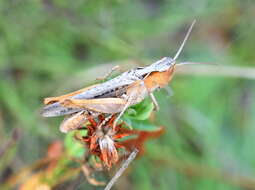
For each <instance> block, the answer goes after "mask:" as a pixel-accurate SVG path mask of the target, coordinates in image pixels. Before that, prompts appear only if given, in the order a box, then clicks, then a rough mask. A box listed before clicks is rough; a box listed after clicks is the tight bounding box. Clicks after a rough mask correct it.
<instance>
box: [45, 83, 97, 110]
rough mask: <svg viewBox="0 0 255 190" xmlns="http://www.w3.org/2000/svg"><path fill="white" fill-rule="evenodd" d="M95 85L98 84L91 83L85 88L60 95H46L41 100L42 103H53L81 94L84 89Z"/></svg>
mask: <svg viewBox="0 0 255 190" xmlns="http://www.w3.org/2000/svg"><path fill="white" fill-rule="evenodd" d="M97 85H98V84H95V85H92V86H89V87H86V88H82V89H80V90H77V91H74V92H71V93H69V94H65V95H62V96H57V97H48V98H45V99H44V100H43V103H44V104H45V105H49V104H53V103H55V102H59V101H62V100H64V99H67V98H70V97H72V96H75V95H77V94H81V93H83V92H85V91H87V90H89V89H91V88H94V87H95V86H97Z"/></svg>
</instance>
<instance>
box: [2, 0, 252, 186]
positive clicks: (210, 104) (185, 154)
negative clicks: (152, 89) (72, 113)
mask: <svg viewBox="0 0 255 190" xmlns="http://www.w3.org/2000/svg"><path fill="white" fill-rule="evenodd" d="M254 18H255V4H254V1H252V0H245V1H241V0H215V1H210V0H190V1H183V0H179V1H176V0H158V1H157V0H148V1H146V0H138V1H131V0H110V1H103V0H93V1H92V0H76V1H70V0H38V1H35V0H8V1H7V0H5V1H1V2H0V77H1V78H0V79H1V80H0V105H1V107H0V144H1V146H0V148H1V150H0V153H2V152H3V154H0V155H1V157H0V175H1V178H0V180H1V181H2V182H3V181H4V180H5V179H6V178H7V177H8V176H10V175H12V174H15V173H16V172H17V171H18V170H19V169H21V168H24V167H25V166H28V165H31V164H32V163H34V162H35V161H36V160H38V159H40V158H42V157H44V155H45V152H47V147H48V145H49V144H51V143H52V142H53V141H55V140H60V141H64V138H65V134H61V133H60V132H59V130H58V126H59V123H60V121H61V119H62V118H46V119H45V118H42V117H41V116H40V114H39V112H40V109H41V107H42V99H43V98H44V97H47V96H55V95H60V94H62V93H65V92H70V91H72V90H76V89H79V88H82V87H84V86H86V85H88V84H90V83H91V82H92V81H94V80H95V79H96V78H97V77H100V76H103V75H104V73H107V72H108V70H109V65H112V64H116V65H117V64H118V65H120V66H123V67H124V68H126V67H132V65H131V62H135V63H139V64H140V65H143V64H150V63H152V62H153V61H156V60H158V59H159V58H161V57H163V56H173V55H174V54H175V52H176V50H177V48H178V47H179V44H180V42H181V41H182V39H183V37H184V35H185V31H186V29H187V26H188V25H189V24H190V23H191V22H192V20H193V19H197V23H196V25H195V28H194V30H193V32H192V34H191V38H190V39H189V40H188V43H187V45H186V47H185V48H184V51H183V52H182V54H181V56H180V58H179V60H180V61H193V62H210V63H217V64H219V65H225V66H241V67H246V66H249V67H254V61H255V54H254V49H255V38H254V31H255V22H254ZM129 61H130V62H129ZM129 63H130V65H129ZM123 64H125V65H123ZM185 69H189V67H188V66H187V67H185ZM91 72H92V73H91ZM169 85H170V86H171V88H172V89H173V91H174V95H173V96H171V97H169V96H167V93H166V91H164V90H161V91H160V92H157V93H156V97H157V100H158V101H159V104H160V111H159V112H157V113H155V123H157V125H163V126H165V127H166V133H165V134H164V135H162V136H161V137H160V138H159V139H155V140H152V141H150V142H148V143H147V144H146V153H145V155H144V156H143V157H141V158H140V159H138V160H136V161H135V162H133V163H132V167H131V168H132V169H131V171H130V172H129V174H128V176H123V177H122V178H121V179H120V180H119V182H118V184H117V185H116V187H115V188H116V189H148V190H150V189H155V188H157V189H162V190H163V189H178V190H182V189H196V190H199V189H201V190H204V189H206V190H210V189H212V190H214V189H224V190H226V189H231V190H234V189H255V182H254V181H253V178H254V176H255V175H254V171H255V152H254V151H253V150H252V147H253V145H254V144H255V125H254V124H255V119H254V114H255V105H254V101H253V98H254V96H255V86H254V81H253V80H251V79H250V80H249V79H243V78H227V77H214V76H202V77H201V76H192V75H189V76H184V75H176V76H175V78H174V80H173V81H172V82H171V84H169ZM14 130H18V131H19V135H17V134H16V135H15V134H14V135H12V133H13V131H14ZM14 133H17V131H16V132H15V131H14ZM5 148H7V149H6V150H5ZM1 181H0V184H1ZM84 187H87V188H88V184H87V182H86V181H85V180H84V182H83V183H82V185H80V186H79V187H78V189H84ZM89 187H91V189H95V188H94V187H92V186H89ZM0 188H1V186H0ZM63 188H64V187H63ZM96 189H97V188H96ZM98 189H101V188H98Z"/></svg>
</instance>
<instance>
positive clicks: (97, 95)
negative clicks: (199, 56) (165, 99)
mask: <svg viewBox="0 0 255 190" xmlns="http://www.w3.org/2000/svg"><path fill="white" fill-rule="evenodd" d="M194 24H195V21H193V23H192V24H191V26H190V27H189V30H188V32H187V34H186V36H185V38H184V40H183V42H182V44H181V46H180V48H179V49H178V51H177V53H176V54H175V56H174V58H171V57H164V58H162V59H160V60H159V61H157V62H155V63H153V64H151V65H149V66H147V67H143V68H141V67H139V68H135V69H131V70H129V71H127V72H124V73H122V74H121V75H119V76H117V77H115V78H113V79H111V80H109V81H106V82H104V83H101V84H96V85H93V86H90V87H87V88H84V89H81V90H78V91H75V92H72V93H70V94H66V95H63V96H59V97H50V98H46V99H45V100H44V103H45V104H46V106H45V107H44V109H43V111H42V115H43V116H44V117H54V116H61V115H69V116H68V117H67V118H66V119H65V120H64V121H63V122H62V124H61V127H60V129H61V131H62V132H67V131H68V130H69V129H75V128H77V126H79V125H81V124H82V123H84V122H85V121H86V120H87V116H88V115H92V116H97V115H99V114H100V113H105V114H115V113H120V114H119V116H118V117H117V119H116V120H115V123H114V126H115V125H116V123H117V121H118V120H119V119H120V117H121V116H122V115H123V113H124V112H125V110H126V109H127V108H128V107H129V106H131V105H134V104H137V103H139V102H141V101H142V100H143V99H144V98H145V97H146V96H148V95H149V96H150V97H151V99H152V101H153V103H154V105H155V107H156V108H158V107H159V106H158V103H157V101H156V99H155V97H154V95H153V91H155V90H156V89H159V88H162V87H164V86H166V85H167V84H168V83H169V81H170V80H171V79H172V77H173V73H174V70H175V67H176V66H177V65H181V64H182V63H179V64H177V63H176V59H177V58H178V57H179V54H180V53H181V51H182V49H183V47H184V45H185V43H186V41H187V39H188V37H189V35H190V33H191V30H192V28H193V25H194ZM183 64H185V63H183Z"/></svg>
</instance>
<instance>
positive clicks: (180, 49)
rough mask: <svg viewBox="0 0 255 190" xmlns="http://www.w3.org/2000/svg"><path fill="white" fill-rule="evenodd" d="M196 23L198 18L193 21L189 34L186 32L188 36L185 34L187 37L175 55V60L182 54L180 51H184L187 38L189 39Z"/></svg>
mask: <svg viewBox="0 0 255 190" xmlns="http://www.w3.org/2000/svg"><path fill="white" fill-rule="evenodd" d="M195 23H196V20H194V21H193V22H192V24H191V25H190V27H189V30H188V32H187V34H186V36H185V38H184V40H183V42H182V44H181V46H180V48H179V49H178V51H177V53H176V54H175V56H174V61H175V60H176V59H177V58H178V57H179V55H180V53H181V51H182V49H183V47H184V45H185V44H186V42H187V39H188V37H189V35H190V33H191V31H192V28H193V26H194V24H195Z"/></svg>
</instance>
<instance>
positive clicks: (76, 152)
mask: <svg viewBox="0 0 255 190" xmlns="http://www.w3.org/2000/svg"><path fill="white" fill-rule="evenodd" d="M74 134H75V131H72V132H69V133H68V134H67V135H66V137H65V148H66V151H67V154H69V155H70V156H73V157H81V156H83V155H84V152H85V147H84V145H82V144H81V143H79V142H78V141H76V140H75V139H74Z"/></svg>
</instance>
